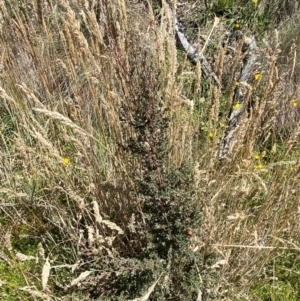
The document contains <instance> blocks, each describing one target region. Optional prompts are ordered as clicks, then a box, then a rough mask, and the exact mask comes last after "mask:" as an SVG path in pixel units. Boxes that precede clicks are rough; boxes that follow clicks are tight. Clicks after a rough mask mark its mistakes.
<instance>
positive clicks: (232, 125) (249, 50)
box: [219, 36, 258, 160]
mask: <svg viewBox="0 0 300 301" xmlns="http://www.w3.org/2000/svg"><path fill="white" fill-rule="evenodd" d="M243 48H244V49H245V52H246V55H245V58H244V62H243V63H244V64H243V68H242V71H241V76H240V78H239V83H240V85H239V86H237V87H236V90H235V95H234V100H235V102H236V103H239V104H240V107H239V108H237V109H235V110H233V111H232V112H231V115H230V117H229V122H228V125H227V128H226V130H225V133H224V136H223V138H222V140H221V143H220V151H219V159H220V160H223V159H225V158H226V157H227V155H228V153H229V152H230V151H231V150H232V148H233V147H234V145H235V143H236V136H235V132H236V130H237V127H238V124H239V120H240V117H241V115H242V113H243V111H244V97H245V95H244V93H243V91H242V89H243V86H244V85H247V84H248V85H249V84H250V82H251V80H252V79H253V71H254V69H255V65H256V63H257V59H258V56H257V54H256V48H257V45H256V41H255V38H254V37H253V36H251V37H250V38H246V39H245V44H244V46H243Z"/></svg>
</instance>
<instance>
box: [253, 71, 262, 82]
mask: <svg viewBox="0 0 300 301" xmlns="http://www.w3.org/2000/svg"><path fill="white" fill-rule="evenodd" d="M260 78H261V73H256V74H255V75H254V79H255V80H257V81H258V80H260Z"/></svg>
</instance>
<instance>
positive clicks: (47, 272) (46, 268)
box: [42, 257, 51, 290]
mask: <svg viewBox="0 0 300 301" xmlns="http://www.w3.org/2000/svg"><path fill="white" fill-rule="evenodd" d="M50 271H51V264H50V262H49V258H48V257H47V258H46V261H45V263H44V265H43V270H42V288H43V290H45V289H46V286H47V283H48V279H49V276H50Z"/></svg>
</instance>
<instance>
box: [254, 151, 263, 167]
mask: <svg viewBox="0 0 300 301" xmlns="http://www.w3.org/2000/svg"><path fill="white" fill-rule="evenodd" d="M254 159H255V161H256V162H255V163H256V164H255V165H254V168H255V169H262V168H263V165H262V163H261V162H260V155H259V154H255V155H254Z"/></svg>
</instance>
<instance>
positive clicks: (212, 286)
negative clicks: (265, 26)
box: [0, 0, 300, 300]
mask: <svg viewBox="0 0 300 301" xmlns="http://www.w3.org/2000/svg"><path fill="white" fill-rule="evenodd" d="M0 9H1V36H0V50H1V68H0V81H1V87H0V98H1V102H0V141H1V143H0V156H1V161H0V179H1V187H0V196H1V204H0V210H1V211H0V222H1V230H0V234H1V241H2V247H1V249H0V255H1V256H2V254H3V256H6V257H7V260H8V262H12V265H13V267H14V268H15V269H16V271H22V273H21V274H22V276H21V278H20V279H19V278H18V279H19V280H18V281H17V282H12V283H15V286H14V287H12V286H10V287H9V286H8V285H7V283H6V284H5V283H4V284H3V287H7V291H8V292H9V293H11V294H12V291H15V290H16V289H19V290H18V293H17V295H18V294H19V296H21V298H23V299H24V298H28V300H36V299H37V298H41V299H46V300H60V299H59V298H60V297H61V298H63V300H73V299H72V298H81V300H91V299H92V298H103V300H106V299H107V298H110V300H128V299H134V300H146V299H150V300H171V299H172V300H196V298H201V296H202V297H203V300H210V299H211V298H219V299H220V298H221V297H224V298H228V300H233V299H234V298H235V297H234V296H237V297H236V298H237V299H238V300H247V298H249V297H248V292H249V288H250V286H251V285H252V284H253V283H255V281H257V279H264V277H267V276H266V275H264V274H263V273H262V271H263V268H265V267H266V266H267V265H266V264H267V263H269V262H270V260H271V259H272V258H275V257H276V256H278V255H279V254H282V253H284V252H292V253H295V254H299V234H300V228H299V208H300V204H299V199H300V198H299V196H300V195H299V189H298V186H299V185H298V183H299V180H300V179H299V177H300V175H299V170H300V162H299V139H298V138H299V134H300V131H299V118H298V116H299V112H298V106H299V86H297V85H296V84H294V82H293V83H292V81H293V78H290V80H291V82H287V81H286V79H287V72H289V70H295V67H296V66H298V64H297V57H295V58H294V59H291V60H287V61H286V62H285V65H284V68H278V58H279V56H280V49H281V45H280V42H279V41H280V40H281V36H280V34H279V36H278V35H277V34H275V37H274V38H273V39H271V38H269V39H266V42H265V43H264V44H263V43H261V45H260V47H259V49H258V50H257V51H258V54H259V57H260V62H261V66H260V67H259V72H260V73H261V77H260V78H259V79H258V80H256V79H255V77H254V74H253V80H252V81H251V82H250V83H241V85H244V86H243V88H244V93H245V101H244V108H243V113H242V117H241V119H240V121H239V123H238V125H237V127H236V131H235V133H234V137H235V143H234V144H233V146H232V148H231V151H230V153H229V154H228V156H227V158H226V160H225V161H222V162H220V161H219V159H218V152H219V150H220V146H219V143H220V141H221V139H222V137H223V135H224V132H225V129H226V124H227V121H228V120H227V119H228V116H229V114H230V112H231V111H232V110H235V105H236V104H235V103H234V98H233V97H234V95H233V94H234V89H235V86H236V81H237V80H238V74H239V70H240V66H241V60H242V58H243V54H242V51H241V50H242V47H241V46H242V45H236V51H235V52H234V53H229V52H228V51H227V47H228V46H230V45H225V46H224V47H219V48H217V50H216V53H215V54H214V57H213V59H212V61H213V62H214V63H213V64H214V71H215V73H216V74H217V75H218V76H219V77H220V78H222V81H223V86H224V88H222V89H221V88H220V87H218V86H217V85H215V83H214V82H213V80H212V79H210V78H203V77H201V66H200V65H196V66H191V65H190V64H189V63H188V62H187V60H186V58H185V57H184V54H183V55H179V54H178V52H177V49H176V42H175V39H174V29H173V27H172V20H171V16H170V15H169V11H168V8H167V6H166V5H163V6H162V8H161V10H160V11H159V16H157V15H155V13H154V12H153V11H152V8H151V7H149V6H147V5H144V4H143V3H138V4H134V3H126V2H125V1H122V0H115V1H104V0H103V1H99V3H98V2H97V3H96V2H95V1H54V0H53V1H52V0H50V1H45V2H43V3H41V2H40V1H34V0H31V1H28V2H27V3H26V4H25V3H23V2H19V1H10V2H9V3H7V1H1V2H0ZM219 26H220V27H222V26H224V27H225V25H224V24H223V23H221V24H219ZM220 32H222V33H223V32H224V28H222V31H220ZM214 38H216V36H215V37H214ZM199 43H200V42H199ZM204 54H205V53H204ZM208 54H209V51H208ZM230 56H232V58H230ZM229 58H230V59H229ZM279 61H280V60H279ZM287 85H288V88H287ZM297 105H298V106H297ZM290 116H293V118H290ZM279 121H280V122H279ZM17 252H20V253H23V254H24V255H28V256H29V255H34V256H35V257H32V256H31V257H28V258H31V259H32V258H36V259H37V263H36V266H35V267H34V268H32V267H31V266H24V265H20V263H18V258H17V256H16V253H17ZM297 256H298V255H297ZM6 257H5V258H6ZM1 258H2V257H1ZM22 258H25V257H22ZM26 258H27V257H26ZM31 259H30V260H31ZM0 260H1V259H0ZM28 261H29V259H28ZM1 262H2V260H1ZM26 262H27V260H26ZM5 264H6V263H4V265H5ZM298 264H299V257H298ZM0 267H3V266H0ZM1 269H2V271H4V269H5V268H4V267H3V268H1ZM27 269H30V271H29V272H28V271H27ZM42 271H43V274H42ZM296 272H297V271H291V273H296ZM10 275H11V274H10ZM12 275H14V274H13V273H12ZM187 275H188V276H187ZM275 276H276V275H275ZM10 277H12V276H10ZM189 277H190V278H189ZM4 278H5V277H4ZM6 280H8V278H7V279H6ZM153 283H154V284H153ZM151 285H153V286H151ZM24 294H25V295H24ZM120 294H121V297H120V298H121V299H117V298H119V297H118V295H120ZM150 294H151V295H150ZM14 296H15V295H12V297H10V296H9V295H7V300H12V299H11V298H14ZM140 296H142V297H141V298H140V299H137V298H139V297H140ZM197 296H198V297H197ZM199 296H200V297H199ZM122 298H123V299H122ZM151 298H153V299H151ZM159 298H160V299H159ZM24 300H25V299H24ZM74 300H75V299H74ZM99 300H100V299H99ZM101 300H102V299H101ZM248 300H249V299H248Z"/></svg>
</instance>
